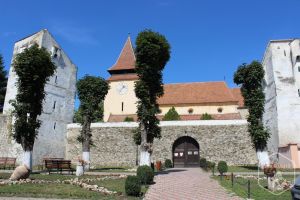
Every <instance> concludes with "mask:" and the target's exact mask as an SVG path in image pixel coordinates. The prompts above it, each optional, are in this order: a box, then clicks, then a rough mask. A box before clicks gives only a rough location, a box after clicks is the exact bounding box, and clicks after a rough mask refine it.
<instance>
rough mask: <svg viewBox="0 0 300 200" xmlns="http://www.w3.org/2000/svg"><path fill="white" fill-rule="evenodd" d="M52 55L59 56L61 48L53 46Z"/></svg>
mask: <svg viewBox="0 0 300 200" xmlns="http://www.w3.org/2000/svg"><path fill="white" fill-rule="evenodd" d="M51 55H52V57H53V58H57V57H58V56H59V55H60V50H59V48H58V47H55V46H54V47H52V50H51Z"/></svg>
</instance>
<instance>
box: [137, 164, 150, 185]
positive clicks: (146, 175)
mask: <svg viewBox="0 0 300 200" xmlns="http://www.w3.org/2000/svg"><path fill="white" fill-rule="evenodd" d="M136 174H137V177H138V178H139V179H140V181H141V183H142V184H151V183H152V182H153V178H154V171H153V169H152V168H151V167H149V166H147V165H143V166H139V167H138V168H137V172H136Z"/></svg>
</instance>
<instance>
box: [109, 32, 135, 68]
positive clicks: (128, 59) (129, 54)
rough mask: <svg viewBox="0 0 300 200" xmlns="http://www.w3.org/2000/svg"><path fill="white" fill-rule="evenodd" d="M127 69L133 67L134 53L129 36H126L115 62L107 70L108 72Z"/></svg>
mask: <svg viewBox="0 0 300 200" xmlns="http://www.w3.org/2000/svg"><path fill="white" fill-rule="evenodd" d="M128 69H135V55H134V50H133V47H132V44H131V40H130V37H128V38H127V41H126V43H125V45H124V47H123V49H122V51H121V53H120V55H119V58H118V60H117V62H116V63H115V64H114V65H113V66H112V67H111V68H110V69H109V70H108V71H109V72H110V71H117V70H128Z"/></svg>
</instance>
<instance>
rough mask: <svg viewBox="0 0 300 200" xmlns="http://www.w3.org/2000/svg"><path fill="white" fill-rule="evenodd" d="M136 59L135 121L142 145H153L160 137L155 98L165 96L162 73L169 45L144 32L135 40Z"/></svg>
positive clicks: (155, 33) (149, 32)
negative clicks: (137, 78)
mask: <svg viewBox="0 0 300 200" xmlns="http://www.w3.org/2000/svg"><path fill="white" fill-rule="evenodd" d="M135 55H136V73H137V75H138V77H139V80H138V81H136V83H135V94H136V96H137V98H138V102H137V115H138V121H139V122H140V128H141V134H142V140H143V138H144V140H143V143H152V142H153V139H154V138H155V137H157V138H160V137H161V136H160V127H159V126H158V124H159V120H158V119H157V118H156V114H157V113H158V112H159V108H158V104H157V98H158V97H160V96H162V95H163V93H164V91H163V82H162V71H163V69H164V67H165V65H166V64H167V62H168V60H169V59H170V45H169V43H168V41H167V39H166V38H165V37H164V36H163V35H161V34H159V33H157V32H153V31H151V30H145V31H142V32H140V33H139V34H138V36H137V39H136V49H135Z"/></svg>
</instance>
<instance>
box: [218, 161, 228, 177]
mask: <svg viewBox="0 0 300 200" xmlns="http://www.w3.org/2000/svg"><path fill="white" fill-rule="evenodd" d="M218 171H219V172H220V174H221V176H223V174H224V173H226V172H227V171H228V166H227V163H226V162H225V161H220V162H219V163H218Z"/></svg>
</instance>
